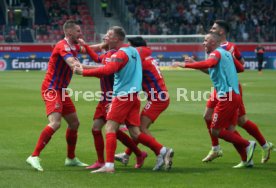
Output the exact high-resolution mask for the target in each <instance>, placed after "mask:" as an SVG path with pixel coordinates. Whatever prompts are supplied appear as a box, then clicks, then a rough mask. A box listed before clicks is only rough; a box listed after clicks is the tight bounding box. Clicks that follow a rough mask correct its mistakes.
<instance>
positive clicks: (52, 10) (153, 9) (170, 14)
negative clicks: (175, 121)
mask: <svg viewBox="0 0 276 188" xmlns="http://www.w3.org/2000/svg"><path fill="white" fill-rule="evenodd" d="M11 2H12V3H11ZM13 2H17V4H15V3H13ZM97 2H101V1H99V0H95V3H94V5H97V6H98V8H99V9H100V4H97ZM106 2H107V3H109V7H110V9H111V10H112V11H113V13H114V12H117V13H119V16H120V18H119V20H120V21H121V23H122V25H123V26H124V27H125V28H126V30H127V32H128V34H140V35H147V34H149V35H161V34H162V35H186V34H187V35H188V34H205V33H206V32H207V31H208V30H209V27H210V25H212V22H213V21H214V20H215V19H224V20H227V21H228V22H229V24H230V26H231V31H230V36H229V40H231V41H233V42H275V41H276V11H274V10H275V9H276V2H275V0H255V1H250V0H231V1H230V0H118V1H111V0H107V1H106ZM122 2H124V3H122ZM19 3H20V4H19ZM4 4H5V5H4ZM91 4H93V3H91V1H89V0H20V1H12V0H6V1H0V35H1V36H2V37H0V39H1V38H4V40H3V39H2V40H0V41H2V42H3V41H6V42H40V43H46V42H50V43H53V42H56V41H57V40H59V39H61V38H62V37H63V33H62V28H61V26H62V24H63V23H64V21H65V20H66V19H69V18H71V19H75V20H77V21H79V23H80V24H81V26H82V30H83V34H84V37H85V40H86V41H88V42H93V41H94V40H95V24H94V21H93V19H92V17H91V15H93V12H95V11H93V10H95V9H97V7H92V6H93V5H92V6H91ZM123 4H125V5H126V9H124V8H122V5H123ZM88 5H89V6H88ZM5 6H6V7H5ZM32 6H33V7H32ZM22 7H23V8H22ZM24 7H25V8H24ZM29 7H32V8H29ZM6 8H8V11H7V13H6V14H5V11H3V10H5V9H6ZM18 8H19V9H20V10H21V12H20V14H18V11H15V9H18ZM117 8H118V10H117ZM127 9H128V11H127ZM34 10H35V11H34ZM122 12H123V13H124V14H122ZM125 12H126V13H125ZM94 16H95V14H94ZM5 18H7V19H5ZM133 18H134V19H133ZM103 19H104V18H103ZM6 20H7V22H8V23H6ZM96 21H97V20H96ZM137 23H138V24H137ZM97 24H99V25H97V28H101V25H100V24H105V22H104V21H99V22H97ZM136 25H138V26H139V27H135V26H136ZM15 31H16V32H15ZM22 36H24V37H22Z"/></svg>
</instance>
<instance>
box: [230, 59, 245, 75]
mask: <svg viewBox="0 0 276 188" xmlns="http://www.w3.org/2000/svg"><path fill="white" fill-rule="evenodd" d="M233 60H234V64H235V67H236V70H237V72H243V71H244V67H243V64H241V62H240V61H239V60H237V59H236V58H235V57H233Z"/></svg>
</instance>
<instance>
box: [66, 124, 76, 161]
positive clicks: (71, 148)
mask: <svg viewBox="0 0 276 188" xmlns="http://www.w3.org/2000/svg"><path fill="white" fill-rule="evenodd" d="M77 138H78V131H77V130H74V129H69V128H67V130H66V141H67V157H68V158H69V159H73V158H75V149H76V144H77Z"/></svg>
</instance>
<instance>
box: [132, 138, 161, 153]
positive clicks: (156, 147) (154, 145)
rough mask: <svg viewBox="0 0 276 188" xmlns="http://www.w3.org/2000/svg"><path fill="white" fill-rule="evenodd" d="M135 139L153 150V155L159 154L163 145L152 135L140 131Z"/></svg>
mask: <svg viewBox="0 0 276 188" xmlns="http://www.w3.org/2000/svg"><path fill="white" fill-rule="evenodd" d="M137 141H138V142H139V143H141V144H143V145H145V146H147V147H149V148H150V149H151V150H152V151H154V153H155V155H159V153H160V150H161V148H162V147H163V146H162V145H161V144H160V143H159V142H157V141H156V140H155V139H154V138H153V137H151V136H149V135H147V134H145V133H140V134H139V136H138V138H137Z"/></svg>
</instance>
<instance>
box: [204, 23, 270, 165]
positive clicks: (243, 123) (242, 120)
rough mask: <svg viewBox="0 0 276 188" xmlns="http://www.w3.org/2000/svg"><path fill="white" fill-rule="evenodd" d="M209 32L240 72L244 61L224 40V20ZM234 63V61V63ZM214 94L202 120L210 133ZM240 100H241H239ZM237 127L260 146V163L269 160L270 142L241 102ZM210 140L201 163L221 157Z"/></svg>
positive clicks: (219, 149)
mask: <svg viewBox="0 0 276 188" xmlns="http://www.w3.org/2000/svg"><path fill="white" fill-rule="evenodd" d="M210 32H214V33H217V34H219V35H220V37H221V47H222V48H223V49H225V50H227V51H229V52H230V53H231V54H232V55H233V57H234V58H235V59H237V60H238V61H239V62H240V63H239V62H238V63H236V64H235V66H236V69H237V71H238V72H239V71H241V72H242V70H241V68H240V65H243V64H244V60H243V58H242V56H241V53H240V52H239V50H238V49H237V47H236V45H235V44H233V43H231V42H228V41H227V40H226V36H227V34H228V32H229V25H228V24H227V22H225V21H224V20H216V21H215V22H214V24H213V26H212V28H211V29H210ZM235 62H236V61H235ZM239 89H240V93H241V97H242V87H241V84H239ZM215 95H216V93H213V94H212V95H211V97H210V98H209V100H208V102H207V105H206V109H205V112H204V120H205V122H206V125H207V128H208V131H209V133H210V126H211V120H212V115H213V112H214V108H215V106H216V104H217V100H216V99H215V98H214V97H213V96H215ZM241 99H242V98H241ZM238 125H239V126H240V127H242V128H243V129H245V130H246V131H247V132H248V133H249V134H250V135H252V136H253V137H254V138H255V139H256V140H257V141H258V143H259V144H260V145H261V146H262V149H263V150H262V160H261V162H262V163H265V162H267V161H268V160H269V157H270V153H271V150H272V148H273V144H272V143H270V142H267V141H266V140H265V138H264V136H263V135H262V133H261V132H260V130H259V128H258V126H257V125H256V124H255V123H254V122H252V121H251V120H249V119H248V118H247V116H246V111H245V106H244V103H243V100H241V105H240V108H239V118H238ZM210 137H211V140H212V149H211V150H210V152H209V153H208V155H207V156H206V157H205V158H204V159H203V160H202V161H203V162H209V161H212V160H214V159H216V158H218V157H221V156H222V154H223V153H222V149H221V148H220V145H219V141H218V139H217V138H216V137H214V136H212V134H210Z"/></svg>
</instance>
